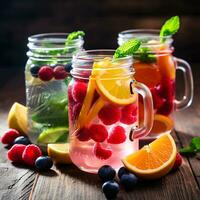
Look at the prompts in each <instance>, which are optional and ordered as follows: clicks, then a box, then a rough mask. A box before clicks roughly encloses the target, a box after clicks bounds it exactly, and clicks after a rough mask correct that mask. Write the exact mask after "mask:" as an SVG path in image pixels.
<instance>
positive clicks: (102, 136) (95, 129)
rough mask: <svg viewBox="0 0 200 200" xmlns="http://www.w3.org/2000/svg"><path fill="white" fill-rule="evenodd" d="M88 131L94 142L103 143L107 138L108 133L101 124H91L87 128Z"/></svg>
mask: <svg viewBox="0 0 200 200" xmlns="http://www.w3.org/2000/svg"><path fill="white" fill-rule="evenodd" d="M89 130H90V134H91V135H90V137H91V138H92V139H93V140H94V141H95V142H104V141H105V140H106V139H107V137H108V131H107V130H106V128H105V126H103V125H101V124H92V125H91V126H90V128H89Z"/></svg>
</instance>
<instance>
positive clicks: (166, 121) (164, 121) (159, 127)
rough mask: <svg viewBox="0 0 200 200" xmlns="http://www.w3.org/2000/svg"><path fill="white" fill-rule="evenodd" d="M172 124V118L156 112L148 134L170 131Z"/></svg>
mask: <svg viewBox="0 0 200 200" xmlns="http://www.w3.org/2000/svg"><path fill="white" fill-rule="evenodd" d="M173 125H174V124H173V120H172V119H171V118H170V117H167V116H165V115H159V114H156V115H155V116H154V122H153V127H152V129H151V132H150V134H160V133H167V132H170V131H171V130H172V129H173Z"/></svg>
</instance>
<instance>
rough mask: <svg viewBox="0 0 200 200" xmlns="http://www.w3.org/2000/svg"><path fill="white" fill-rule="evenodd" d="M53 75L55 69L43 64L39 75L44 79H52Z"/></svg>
mask: <svg viewBox="0 0 200 200" xmlns="http://www.w3.org/2000/svg"><path fill="white" fill-rule="evenodd" d="M53 76H54V74H53V69H52V68H51V67H50V66H42V67H41V68H40V70H39V72H38V77H39V78H40V79H41V80H42V81H50V80H51V79H52V78H53Z"/></svg>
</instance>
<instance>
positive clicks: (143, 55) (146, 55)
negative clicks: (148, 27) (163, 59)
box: [134, 47, 156, 63]
mask: <svg viewBox="0 0 200 200" xmlns="http://www.w3.org/2000/svg"><path fill="white" fill-rule="evenodd" d="M134 58H136V59H138V60H140V61H142V62H145V63H155V62H156V55H155V54H153V53H151V49H150V48H148V47H140V48H139V50H138V54H136V55H134Z"/></svg>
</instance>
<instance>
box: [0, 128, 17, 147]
mask: <svg viewBox="0 0 200 200" xmlns="http://www.w3.org/2000/svg"><path fill="white" fill-rule="evenodd" d="M19 136H20V134H19V132H18V131H17V130H15V129H9V130H7V131H6V132H5V133H4V134H3V135H2V137H1V142H2V143H3V144H12V143H13V141H14V140H15V138H17V137H19Z"/></svg>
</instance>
